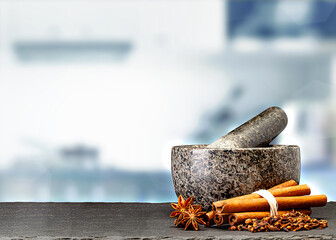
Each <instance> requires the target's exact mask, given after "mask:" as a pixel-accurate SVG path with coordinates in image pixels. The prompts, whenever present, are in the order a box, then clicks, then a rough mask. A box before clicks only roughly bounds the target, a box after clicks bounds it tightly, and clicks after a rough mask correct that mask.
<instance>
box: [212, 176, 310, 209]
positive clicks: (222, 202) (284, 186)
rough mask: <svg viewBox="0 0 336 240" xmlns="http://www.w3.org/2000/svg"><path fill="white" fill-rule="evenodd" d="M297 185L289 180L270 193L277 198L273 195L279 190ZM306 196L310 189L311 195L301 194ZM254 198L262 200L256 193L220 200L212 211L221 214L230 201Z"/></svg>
mask: <svg viewBox="0 0 336 240" xmlns="http://www.w3.org/2000/svg"><path fill="white" fill-rule="evenodd" d="M296 185H297V183H296V182H295V181H294V180H289V181H287V182H284V183H281V184H279V185H276V186H274V187H272V188H270V189H268V191H270V192H271V193H272V194H273V196H275V195H274V193H273V192H274V191H275V194H276V192H277V190H279V189H282V188H286V187H291V186H296ZM302 186H303V185H302ZM304 186H305V187H308V186H307V185H306V184H304ZM308 188H309V187H308ZM290 190H291V189H290ZM290 190H289V191H290ZM306 194H310V189H309V193H305V194H301V195H306ZM280 196H295V195H284V193H281V194H280V195H279V197H280ZM252 198H261V196H260V195H259V194H256V193H251V194H247V195H243V196H239V197H234V198H229V199H225V200H220V201H217V202H214V203H213V204H212V210H214V211H216V212H220V210H221V207H223V205H224V203H226V202H228V201H234V200H243V199H252Z"/></svg>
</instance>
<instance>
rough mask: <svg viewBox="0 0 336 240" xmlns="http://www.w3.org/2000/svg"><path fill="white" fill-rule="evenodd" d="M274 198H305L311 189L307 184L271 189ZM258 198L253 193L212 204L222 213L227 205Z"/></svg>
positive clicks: (258, 196) (257, 195)
mask: <svg viewBox="0 0 336 240" xmlns="http://www.w3.org/2000/svg"><path fill="white" fill-rule="evenodd" d="M268 191H269V192H270V193H272V195H273V196H274V197H289V196H303V195H309V194H310V192H311V191H310V188H309V186H308V185H307V184H303V185H298V186H291V187H275V188H270V189H269V190H268ZM256 198H262V197H261V196H260V195H259V194H257V193H252V194H248V195H244V196H240V197H235V198H230V199H226V200H221V201H217V202H214V203H212V207H213V209H214V210H215V211H216V212H218V213H220V212H222V208H223V206H224V205H225V204H227V203H230V202H235V201H245V200H248V199H256Z"/></svg>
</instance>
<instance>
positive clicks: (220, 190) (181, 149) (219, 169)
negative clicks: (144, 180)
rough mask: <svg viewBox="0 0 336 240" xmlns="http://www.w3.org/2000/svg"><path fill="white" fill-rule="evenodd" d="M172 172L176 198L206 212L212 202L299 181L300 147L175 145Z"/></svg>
mask: <svg viewBox="0 0 336 240" xmlns="http://www.w3.org/2000/svg"><path fill="white" fill-rule="evenodd" d="M171 170H172V178H173V184H174V188H175V192H176V195H177V196H179V195H182V196H183V197H185V198H186V197H189V196H191V195H193V196H194V197H195V202H196V203H198V204H201V205H202V206H203V207H204V208H205V209H207V210H209V209H210V208H211V203H212V202H214V201H218V200H222V199H227V198H231V197H236V196H240V195H244V194H249V193H252V192H254V191H256V190H258V189H267V188H270V187H272V186H274V185H277V184H280V183H282V182H285V181H288V180H291V179H293V180H295V181H296V182H299V180H300V172H301V160H300V148H299V147H298V146H293V145H274V146H269V147H260V148H236V149H209V148H207V145H186V146H175V147H173V148H172V154H171Z"/></svg>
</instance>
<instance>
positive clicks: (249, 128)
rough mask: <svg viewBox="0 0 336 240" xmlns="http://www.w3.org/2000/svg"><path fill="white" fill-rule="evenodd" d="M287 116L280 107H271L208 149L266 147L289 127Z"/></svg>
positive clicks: (210, 145)
mask: <svg viewBox="0 0 336 240" xmlns="http://www.w3.org/2000/svg"><path fill="white" fill-rule="evenodd" d="M287 122H288V119H287V115H286V113H285V112H284V111H283V110H282V109H281V108H279V107H270V108H268V109H266V110H265V111H263V112H262V113H260V114H258V115H257V116H255V117H254V118H252V119H250V120H249V121H247V122H246V123H244V124H243V125H241V126H239V127H237V128H236V129H234V130H232V131H231V132H229V133H228V134H226V135H225V136H223V137H221V138H219V139H218V140H216V141H215V142H213V143H211V144H209V145H208V148H246V147H265V146H268V145H269V143H270V142H271V141H272V140H273V139H274V138H275V137H276V136H278V135H279V134H280V133H281V132H282V130H284V129H285V127H286V126H287Z"/></svg>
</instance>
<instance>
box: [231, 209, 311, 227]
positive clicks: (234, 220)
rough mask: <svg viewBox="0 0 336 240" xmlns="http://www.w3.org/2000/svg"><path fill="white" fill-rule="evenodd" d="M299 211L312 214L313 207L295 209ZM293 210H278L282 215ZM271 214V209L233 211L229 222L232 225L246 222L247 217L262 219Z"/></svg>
mask: <svg viewBox="0 0 336 240" xmlns="http://www.w3.org/2000/svg"><path fill="white" fill-rule="evenodd" d="M295 211H297V212H301V213H303V214H306V215H309V216H310V215H311V213H312V211H311V209H295ZM290 212H292V210H281V211H278V215H282V214H285V213H290ZM268 216H270V212H269V211H263V212H240V213H233V214H231V215H230V216H229V224H230V225H231V226H233V225H238V224H241V223H244V222H245V220H246V219H248V218H252V219H262V218H264V217H268Z"/></svg>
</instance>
